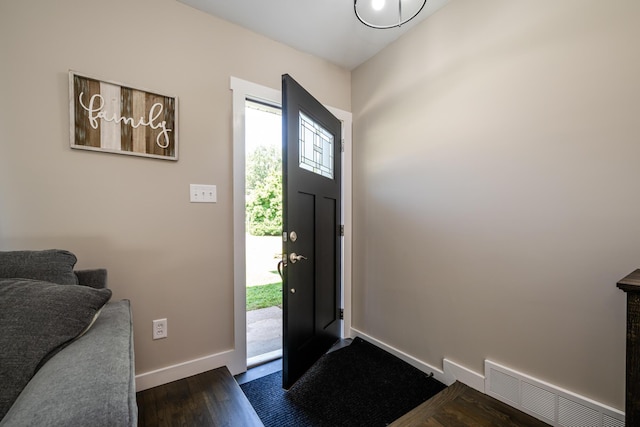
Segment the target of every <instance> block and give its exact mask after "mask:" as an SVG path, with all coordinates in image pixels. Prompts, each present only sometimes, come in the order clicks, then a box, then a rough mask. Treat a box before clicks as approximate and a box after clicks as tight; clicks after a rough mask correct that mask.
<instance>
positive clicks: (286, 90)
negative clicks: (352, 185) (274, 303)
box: [282, 75, 342, 389]
mask: <svg viewBox="0 0 640 427" xmlns="http://www.w3.org/2000/svg"><path fill="white" fill-rule="evenodd" d="M282 126H283V127H282V131H283V132H282V135H283V136H282V139H283V155H282V161H283V165H282V170H283V226H284V234H283V240H284V243H283V253H284V256H285V257H286V267H285V268H284V272H283V273H284V274H283V293H284V295H283V306H284V307H283V328H284V331H283V370H282V374H283V387H284V388H285V389H288V388H289V387H291V385H293V383H294V382H295V381H296V380H297V379H298V378H300V376H301V375H302V374H303V373H304V372H305V371H306V370H307V369H308V368H309V367H311V365H313V363H314V362H315V361H316V360H318V358H319V357H320V356H322V355H323V354H324V353H325V352H326V351H327V350H328V349H329V348H330V347H331V346H332V345H333V344H334V343H335V342H336V341H337V340H338V339H339V338H340V326H341V325H340V289H341V268H342V254H341V237H340V215H341V194H340V192H341V172H342V171H341V159H340V156H341V142H342V128H341V123H340V121H339V120H338V119H337V118H336V117H334V116H333V115H332V114H331V113H330V112H329V111H328V110H327V109H326V108H324V106H322V104H320V102H318V101H317V100H316V99H315V98H314V97H313V96H311V95H310V94H309V93H308V92H307V91H306V90H305V89H304V88H303V87H302V86H300V85H299V84H298V83H297V82H296V81H295V80H293V79H292V78H291V77H290V76H289V75H284V76H282Z"/></svg>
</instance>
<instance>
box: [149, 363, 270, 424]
mask: <svg viewBox="0 0 640 427" xmlns="http://www.w3.org/2000/svg"><path fill="white" fill-rule="evenodd" d="M136 398H137V401H138V426H140V427H142V426H145V427H147V426H148V427H151V426H154V427H164V426H185V427H205V426H206V427H209V426H216V427H218V426H220V427H223V426H225V427H226V426H228V427H237V426H242V427H253V426H256V427H258V426H259V427H262V425H263V424H262V422H261V421H260V418H258V415H257V414H256V411H255V410H254V409H253V407H252V406H251V404H250V403H249V401H248V400H247V397H246V396H245V395H244V393H243V392H242V389H241V388H240V386H239V385H238V383H237V382H236V380H235V379H234V378H233V376H232V375H231V373H230V372H229V370H228V369H227V368H226V367H222V368H218V369H214V370H213V371H208V372H204V373H202V374H200V375H195V376H193V377H189V378H185V379H182V380H178V381H174V382H172V383H169V384H165V385H161V386H158V387H154V388H151V389H148V390H143V391H141V392H138V393H137V394H136Z"/></svg>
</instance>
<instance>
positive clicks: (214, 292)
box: [0, 0, 350, 373]
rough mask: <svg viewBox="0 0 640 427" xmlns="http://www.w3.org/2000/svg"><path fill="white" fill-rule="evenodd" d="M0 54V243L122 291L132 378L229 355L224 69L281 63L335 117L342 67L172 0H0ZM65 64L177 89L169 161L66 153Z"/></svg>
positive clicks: (272, 68) (228, 142) (266, 80)
mask: <svg viewBox="0 0 640 427" xmlns="http://www.w3.org/2000/svg"><path fill="white" fill-rule="evenodd" d="M0 57H1V58H2V59H1V60H0V61H1V65H0V73H1V74H0V94H1V98H2V99H1V101H0V250H11V249H23V248H29V249H40V248H50V247H58V248H65V249H69V250H71V251H73V252H74V253H76V254H77V256H78V258H79V263H78V267H80V268H92V267H106V268H108V269H109V284H110V287H111V288H112V289H113V291H114V296H113V297H114V298H115V299H120V298H128V299H130V300H131V301H132V305H133V313H134V321H135V325H134V327H135V346H136V365H137V366H136V368H137V373H144V372H148V371H150V370H154V369H158V368H162V367H166V366H168V365H172V364H176V363H180V362H184V361H188V360H192V359H195V358H197V357H201V356H205V355H211V354H215V353H218V352H222V351H225V350H228V349H231V348H232V347H233V345H234V343H233V323H232V321H233V273H232V272H233V240H232V169H231V161H232V112H231V107H232V105H231V92H230V89H229V78H230V76H236V77H239V78H242V79H245V80H249V81H253V82H255V83H259V84H262V85H265V86H270V87H274V88H278V87H279V85H280V76H281V74H283V73H290V74H291V75H292V76H294V77H295V78H296V80H298V81H299V82H300V83H301V84H303V85H305V86H306V87H307V88H308V89H309V90H310V91H311V92H314V93H317V94H319V98H320V99H321V100H322V101H323V102H325V103H327V104H330V105H332V106H335V107H338V108H341V109H344V110H347V111H348V110H350V73H349V72H348V71H346V70H343V69H340V68H337V67H335V66H333V65H331V64H329V63H327V62H324V61H322V60H319V59H317V58H314V57H312V56H310V55H307V54H304V53H300V52H298V51H294V50H292V49H290V48H288V47H285V46H283V45H281V44H278V43H275V42H273V41H270V40H268V39H265V38H263V37H260V36H257V35H255V34H253V33H250V32H248V31H246V30H243V29H241V28H239V27H237V26H234V25H232V24H229V23H226V22H224V21H221V20H219V19H216V18H214V17H211V16H209V15H206V14H204V13H202V12H200V11H197V10H195V9H192V8H189V7H187V6H185V5H183V4H181V3H178V2H176V1H174V0H135V1H127V0H116V1H109V2H104V1H97V0H91V1H86V0H76V1H74V0H65V1H55V2H51V1H44V0H43V1H37V2H23V1H17V0H0ZM69 69H73V70H76V71H79V72H82V73H86V74H89V75H92V76H96V77H99V78H103V79H108V80H114V81H117V82H121V83H123V84H127V85H131V86H134V87H142V88H147V89H150V90H154V91H158V92H160V93H166V94H169V95H175V96H177V97H178V98H179V102H180V105H179V116H180V130H179V137H180V152H179V155H180V159H179V161H178V162H177V163H175V162H170V161H163V160H154V159H146V158H136V157H128V156H123V155H110V154H104V153H93V152H88V151H80V150H71V149H70V148H69V113H68V70H69ZM190 183H206V184H216V185H217V187H218V203H217V204H213V205H202V204H190V203H189V194H188V191H189V190H188V189H189V184H190ZM163 317H166V318H168V321H169V324H168V331H169V338H167V339H165V340H159V341H152V340H151V321H152V320H153V319H157V318H163Z"/></svg>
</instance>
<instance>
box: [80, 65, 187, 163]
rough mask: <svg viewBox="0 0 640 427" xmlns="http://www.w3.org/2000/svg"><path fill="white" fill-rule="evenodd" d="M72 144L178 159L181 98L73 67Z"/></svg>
mask: <svg viewBox="0 0 640 427" xmlns="http://www.w3.org/2000/svg"><path fill="white" fill-rule="evenodd" d="M69 116H70V121H71V123H70V140H71V148H78V149H82V150H93V151H103V152H108V153H118V154H127V155H131V156H144V157H153V158H157V159H165V160H178V98H176V97H173V96H167V95H160V94H158V93H154V92H148V91H146V90H141V89H135V88H132V87H129V86H124V85H122V84H119V83H115V82H110V81H104V80H98V79H95V78H93V77H89V76H85V75H82V74H79V73H77V72H75V71H69Z"/></svg>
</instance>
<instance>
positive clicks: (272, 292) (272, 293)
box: [247, 282, 282, 311]
mask: <svg viewBox="0 0 640 427" xmlns="http://www.w3.org/2000/svg"><path fill="white" fill-rule="evenodd" d="M273 306H278V307H280V308H282V282H277V283H271V284H269V285H262V286H249V287H248V288H247V311H251V310H257V309H259V308H267V307H273Z"/></svg>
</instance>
